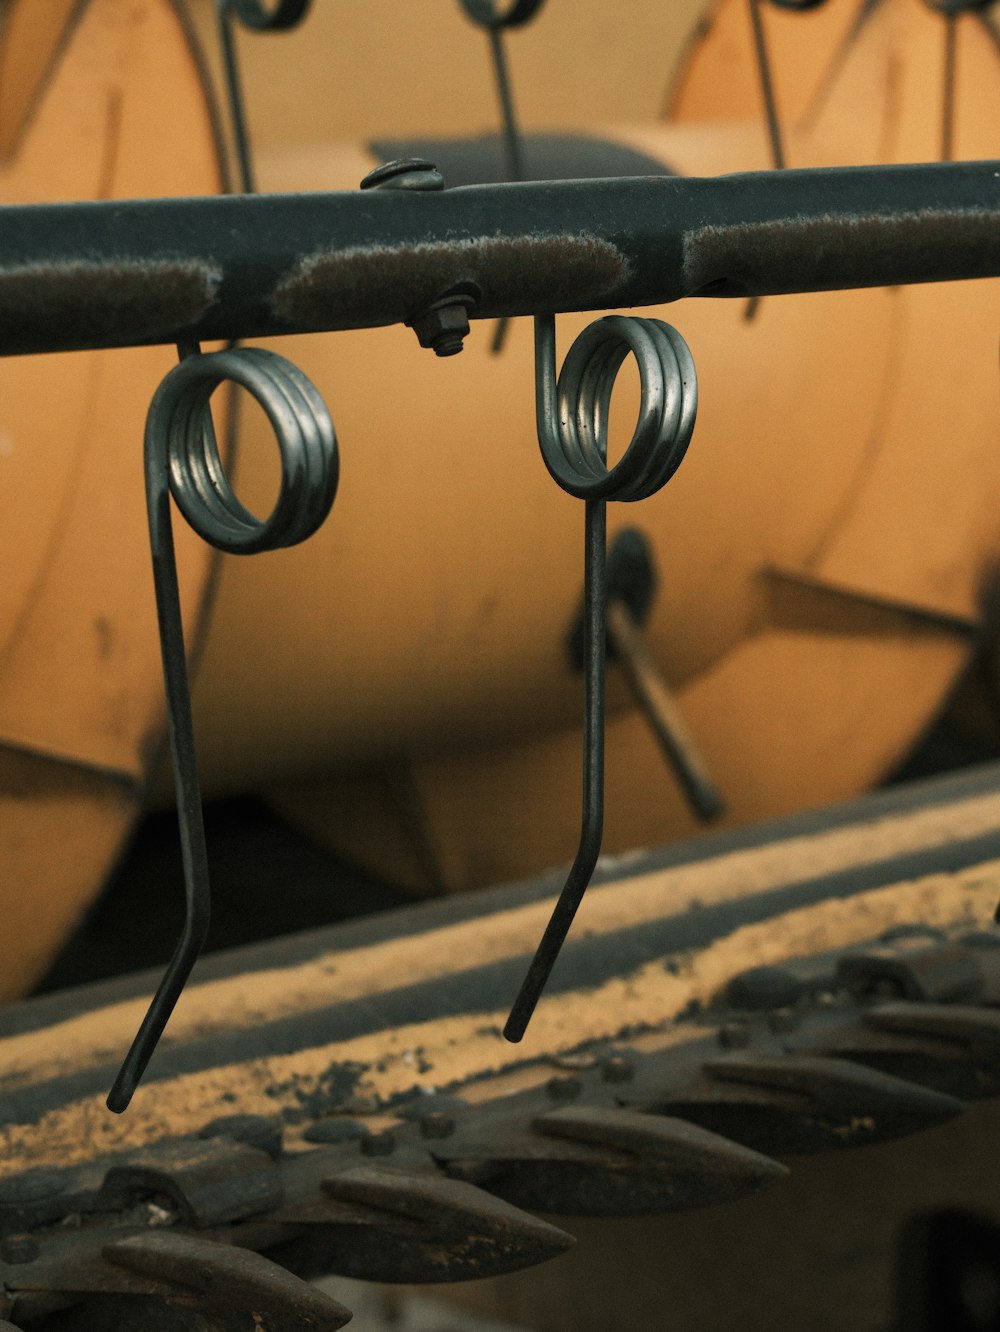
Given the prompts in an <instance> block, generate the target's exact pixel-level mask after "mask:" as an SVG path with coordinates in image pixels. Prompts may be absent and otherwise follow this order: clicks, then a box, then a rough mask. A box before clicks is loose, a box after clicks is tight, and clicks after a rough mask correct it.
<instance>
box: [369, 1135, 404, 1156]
mask: <svg viewBox="0 0 1000 1332" xmlns="http://www.w3.org/2000/svg"><path fill="white" fill-rule="evenodd" d="M361 1150H362V1152H364V1154H365V1156H391V1155H392V1153H393V1152H394V1151H395V1150H396V1135H395V1134H394V1133H392V1132H390V1131H389V1129H383V1131H382V1132H381V1133H366V1134H365V1136H364V1137H363V1138H362V1139H361Z"/></svg>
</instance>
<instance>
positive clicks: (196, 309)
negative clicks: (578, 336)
mask: <svg viewBox="0 0 1000 1332" xmlns="http://www.w3.org/2000/svg"><path fill="white" fill-rule="evenodd" d="M997 275H1000V162H996V161H992V162H975V163H967V162H961V163H935V164H929V165H917V166H891V167H854V168H837V169H829V170H812V171H783V172H758V173H752V174H741V175H731V176H719V177H715V178H708V179H701V178H681V177H651V176H642V177H625V178H620V179H614V180H596V181H592V180H591V181H562V182H551V181H546V182H523V183H516V184H503V185H483V186H468V187H465V188H462V189H455V190H445V191H443V192H440V193H430V192H427V193H420V192H406V191H398V192H394V191H381V192H380V191H374V192H373V191H365V192H363V193H362V192H354V191H352V192H349V193H348V192H344V193H339V194H296V195H258V196H256V197H252V198H247V197H212V198H199V199H157V200H142V201H126V202H119V201H107V202H97V203H77V204H34V205H16V206H9V207H5V208H0V354H3V355H12V354H20V353H26V352H43V351H68V350H75V349H81V348H87V347H120V346H130V345H141V344H147V343H160V342H164V343H165V342H177V341H179V340H181V339H182V338H198V339H201V340H211V339H229V338H247V337H260V336H266V335H274V334H282V333H297V332H318V331H321V330H327V329H346V328H364V327H374V326H378V325H385V324H393V323H397V322H401V321H405V320H407V319H409V318H411V317H414V316H415V315H417V314H418V313H419V312H420V311H422V310H425V309H426V308H427V306H428V305H429V304H430V303H432V302H433V301H434V300H436V299H437V298H438V297H440V296H441V295H442V294H443V293H445V292H447V291H448V290H450V289H451V288H453V287H454V286H455V285H456V284H457V283H463V284H470V283H471V284H473V286H474V287H476V288H478V289H479V291H480V293H481V295H480V299H479V301H478V304H477V307H476V309H475V311H474V312H473V313H474V315H475V316H476V317H477V318H496V317H498V316H501V315H526V314H532V313H536V312H538V311H564V310H590V309H610V308H621V307H624V306H634V305H652V304H659V303H661V302H664V301H672V300H677V299H679V298H680V297H683V296H694V295H698V296H748V295H754V294H756V295H771V294H779V293H785V292H796V291H819V290H829V289H840V288H850V287H866V286H882V285H885V284H898V283H909V282H926V281H942V280H953V279H959V278H976V277H988V276H997ZM464 289H468V288H467V287H466V288H464Z"/></svg>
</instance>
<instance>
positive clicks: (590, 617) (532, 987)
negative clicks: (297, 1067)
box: [503, 315, 613, 1042]
mask: <svg viewBox="0 0 1000 1332" xmlns="http://www.w3.org/2000/svg"><path fill="white" fill-rule="evenodd" d="M535 349H536V357H537V362H536V364H537V370H536V386H535V394H536V406H537V412H538V418H539V428H540V430H542V431H544V432H545V433H551V432H554V430H555V415H556V412H557V411H558V405H557V395H556V372H555V319H554V318H553V316H552V315H538V316H536V318H535ZM611 378H613V376H612V377H611ZM583 560H584V564H583V568H584V575H583V693H584V705H583V810H582V815H581V823H580V842H579V845H578V847H577V852H576V857H575V859H574V861H573V864H572V865H571V866H570V871H569V874H568V875H567V877H566V882H565V884H564V885H563V889H562V892H561V893H560V894H559V900H558V901H557V902H556V905H555V908H554V909H553V912H552V915H551V916H550V918H549V923H548V925H547V926H546V927H545V932H544V934H543V935H542V938H541V940H540V942H539V944H538V947H537V949H536V950H535V955H534V957H533V958H532V961H531V964H530V966H529V967H528V971H527V974H526V975H525V978H524V980H523V981H522V983H521V988H520V989H519V990H518V992H517V995H516V997H515V999H514V1003H513V1005H512V1006H511V1010H510V1015H509V1016H508V1018H507V1022H506V1024H505V1025H504V1029H503V1034H504V1037H505V1039H506V1040H508V1041H511V1042H517V1041H519V1040H521V1039H522V1037H523V1036H524V1033H525V1031H526V1030H527V1028H528V1023H529V1022H530V1021H531V1015H532V1014H533V1013H534V1011H535V1008H536V1006H537V1004H538V1001H539V999H540V998H541V995H542V991H543V990H544V989H545V985H546V983H547V981H548V979H549V976H550V975H551V972H552V968H553V967H554V966H555V962H556V958H557V957H558V956H559V952H560V950H561V949H562V946H563V944H564V943H565V941H566V936H567V934H568V933H569V930H570V926H571V925H572V924H573V919H574V917H575V916H576V913H577V910H578V908H579V906H580V903H581V902H582V900H583V895H584V893H585V892H586V890H587V885H588V884H589V883H590V879H591V876H592V875H593V873H594V868H595V866H596V865H597V859H598V856H599V855H600V854H601V838H602V836H603V833H604V667H605V658H606V655H607V627H606V626H607V602H608V595H607V567H606V566H607V504H606V502H605V501H604V500H587V501H585V514H584V550H583Z"/></svg>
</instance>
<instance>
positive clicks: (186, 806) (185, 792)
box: [107, 344, 211, 1114]
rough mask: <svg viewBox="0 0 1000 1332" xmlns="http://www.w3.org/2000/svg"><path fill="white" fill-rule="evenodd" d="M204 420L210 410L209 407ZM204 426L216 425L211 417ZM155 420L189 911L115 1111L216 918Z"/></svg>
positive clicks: (166, 660) (157, 516)
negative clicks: (210, 923) (211, 923)
mask: <svg viewBox="0 0 1000 1332" xmlns="http://www.w3.org/2000/svg"><path fill="white" fill-rule="evenodd" d="M178 352H179V353H180V355H181V357H182V358H183V357H184V356H185V355H188V354H197V352H198V349H197V347H196V346H195V347H192V346H191V345H190V344H186V345H180V346H178ZM206 417H207V420H208V421H210V420H211V417H210V415H209V414H207V413H206ZM205 428H206V429H210V428H211V426H210V425H209V424H206V427H205ZM161 433H162V432H158V431H157V430H156V429H155V423H153V422H151V423H150V425H149V426H147V438H146V451H145V465H146V508H147V514H148V518H149V544H150V551H151V553H152V558H153V587H154V591H155V594H156V614H157V619H158V622H159V628H160V653H161V657H162V660H163V683H164V688H165V691H166V698H167V716H168V719H169V726H170V750H171V755H172V757H173V765H174V786H175V789H176V793H177V818H178V823H179V825H180V842H181V860H182V863H183V868H184V894H185V913H184V927H183V930H182V932H181V937H180V941H179V942H178V944H177V947H176V949H175V950H174V954H173V957H172V958H171V959H170V963H169V965H168V967H167V970H166V972H165V973H164V975H163V979H162V980H161V981H160V984H159V986H158V987H157V990H156V993H155V995H154V996H153V999H152V1002H151V1003H150V1005H149V1008H148V1010H147V1012H146V1016H145V1017H144V1018H143V1020H142V1023H141V1025H140V1027H139V1030H138V1032H137V1033H136V1036H135V1039H134V1040H133V1042H132V1045H131V1046H130V1048H129V1051H128V1054H127V1055H126V1056H125V1059H124V1060H123V1062H122V1066H121V1068H120V1069H119V1071H118V1076H117V1077H116V1078H115V1081H114V1084H113V1086H112V1088H111V1091H110V1092H109V1093H108V1098H107V1106H108V1109H109V1110H113V1111H114V1112H115V1113H116V1114H121V1113H122V1111H123V1110H126V1109H127V1108H128V1105H129V1102H130V1101H131V1100H132V1096H133V1094H134V1092H135V1089H136V1087H137V1086H138V1085H139V1081H140V1079H141V1078H142V1075H143V1073H144V1072H145V1070H146V1065H147V1064H148V1063H149V1060H150V1058H151V1057H152V1054H153V1051H154V1050H155V1049H156V1046H157V1043H158V1041H159V1039H160V1037H161V1036H162V1034H163V1029H164V1027H165V1026H166V1025H167V1022H168V1021H169V1019H170V1015H171V1013H173V1011H174V1008H175V1006H176V1004H177V1000H178V999H179V998H180V995H181V991H182V990H183V989H184V985H185V983H186V982H187V979H188V977H189V976H190V974H191V969H192V968H193V966H194V964H195V962H196V961H197V960H198V955H199V953H200V952H201V949H202V947H203V945H204V943H205V939H206V937H207V935H208V926H209V921H210V918H211V887H210V883H209V874H208V852H207V849H206V846H205V824H204V818H203V815H202V807H201V789H200V785H199V782H198V764H197V759H196V756H195V744H194V725H193V723H192V720H191V695H190V690H189V688H188V675H187V658H186V654H185V650H184V624H183V620H182V618H181V602H180V590H179V588H178V584H177V561H176V558H175V555H174V537H173V527H172V525H171V519H170V477H169V457H168V448H167V440H166V439H162V438H160V435H161Z"/></svg>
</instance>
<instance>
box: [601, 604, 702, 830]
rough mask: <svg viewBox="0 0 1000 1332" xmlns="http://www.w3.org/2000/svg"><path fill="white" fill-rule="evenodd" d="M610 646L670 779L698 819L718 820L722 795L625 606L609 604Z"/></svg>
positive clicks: (671, 693) (670, 691) (668, 687)
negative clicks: (678, 786) (671, 773)
mask: <svg viewBox="0 0 1000 1332" xmlns="http://www.w3.org/2000/svg"><path fill="white" fill-rule="evenodd" d="M607 620H608V642H609V644H610V646H611V650H612V652H613V654H614V659H615V662H616V664H617V665H618V666H620V667H621V670H622V674H623V675H624V676H625V679H626V680H627V682H628V685H629V688H630V689H631V691H632V693H633V695H634V697H635V700H636V702H637V703H638V705H639V707H640V708H641V710H642V713H643V716H644V717H645V718H646V721H647V722H648V723H649V728H650V730H651V731H652V733H653V736H654V738H655V740H656V742H657V744H658V745H659V748H660V751H661V753H662V754H663V756H664V758H665V759H666V761H667V763H668V765H669V766H670V769H671V771H672V772H673V774H674V776H675V777H676V778H677V781H678V783H679V785H680V787H681V790H682V791H683V792H684V795H685V796H686V797H687V800H688V803H689V804H690V806H691V808H692V809H693V810H694V812H695V814H696V815H697V816H698V818H699V819H704V820H706V821H707V820H709V819H714V818H718V816H719V815H720V814H721V813H722V812H723V810H724V808H725V803H724V801H723V799H722V794H721V793H720V791H719V788H718V787H717V786H716V784H715V782H714V781H713V780H712V776H711V774H710V773H709V771H708V765H707V764H706V762H705V760H704V758H703V757H702V755H701V752H700V750H699V749H698V746H697V744H696V743H695V740H694V737H693V736H692V735H691V732H690V731H689V730H688V728H687V724H686V723H685V721H684V716H683V714H682V712H681V710H680V707H679V706H678V703H677V700H676V699H675V698H674V695H673V691H672V690H671V689H670V686H669V685H668V684H667V682H666V680H664V678H663V676H662V674H661V673H660V671H659V670H658V669H657V666H656V663H655V662H654V661H653V659H652V657H651V656H650V655H649V650H648V649H647V647H646V644H645V642H644V641H643V637H642V634H641V633H640V631H639V628H638V626H637V625H636V623H635V620H633V618H632V616H631V615H630V614H629V610H628V607H627V606H626V605H625V604H624V602H622V601H619V600H615V599H612V600H611V601H609V602H608V612H607Z"/></svg>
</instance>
